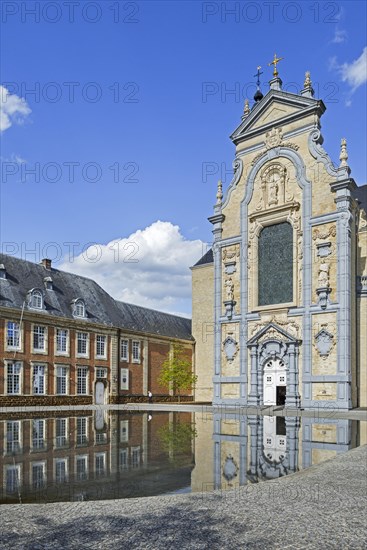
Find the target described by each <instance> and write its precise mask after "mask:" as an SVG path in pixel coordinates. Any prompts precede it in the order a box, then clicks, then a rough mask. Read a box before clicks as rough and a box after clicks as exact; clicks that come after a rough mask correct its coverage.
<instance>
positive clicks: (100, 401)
mask: <svg viewBox="0 0 367 550" xmlns="http://www.w3.org/2000/svg"><path fill="white" fill-rule="evenodd" d="M104 391H105V388H104V384H103V382H97V383H96V391H95V402H96V405H104Z"/></svg>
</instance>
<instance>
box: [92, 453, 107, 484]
mask: <svg viewBox="0 0 367 550" xmlns="http://www.w3.org/2000/svg"><path fill="white" fill-rule="evenodd" d="M100 458H103V471H98V470H97V460H98V459H100ZM106 474H107V454H106V452H105V451H104V452H98V453H94V475H95V477H96V478H98V477H104V476H106Z"/></svg>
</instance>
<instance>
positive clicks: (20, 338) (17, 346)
mask: <svg viewBox="0 0 367 550" xmlns="http://www.w3.org/2000/svg"><path fill="white" fill-rule="evenodd" d="M10 325H14V327H13V330H16V327H18V328H17V333H18V343H17V344H9V343H8V342H9V336H8V334H9V329H10ZM12 338H14V337H12ZM5 349H7V350H9V351H13V350H16V351H23V327H22V326H21V325H20V323H19V322H18V321H6V323H5Z"/></svg>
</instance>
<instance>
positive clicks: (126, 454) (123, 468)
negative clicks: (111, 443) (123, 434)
mask: <svg viewBox="0 0 367 550" xmlns="http://www.w3.org/2000/svg"><path fill="white" fill-rule="evenodd" d="M122 456H123V457H124V460H123V461H122V460H121V457H122ZM128 469H129V447H126V448H125V449H120V453H119V471H120V472H125V471H126V470H128Z"/></svg>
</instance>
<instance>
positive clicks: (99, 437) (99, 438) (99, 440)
mask: <svg viewBox="0 0 367 550" xmlns="http://www.w3.org/2000/svg"><path fill="white" fill-rule="evenodd" d="M95 441H96V445H102V444H103V443H106V442H107V434H106V432H96V437H95Z"/></svg>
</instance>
